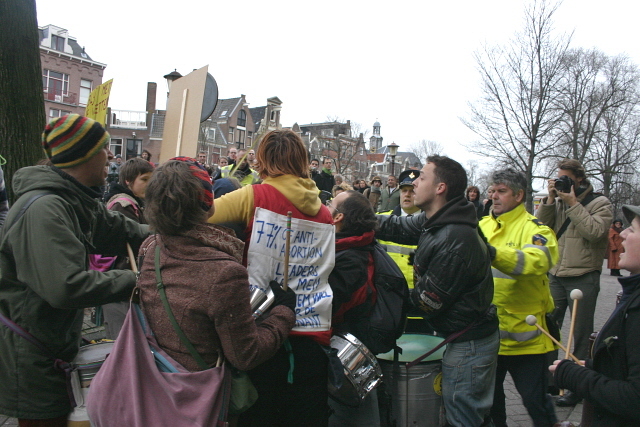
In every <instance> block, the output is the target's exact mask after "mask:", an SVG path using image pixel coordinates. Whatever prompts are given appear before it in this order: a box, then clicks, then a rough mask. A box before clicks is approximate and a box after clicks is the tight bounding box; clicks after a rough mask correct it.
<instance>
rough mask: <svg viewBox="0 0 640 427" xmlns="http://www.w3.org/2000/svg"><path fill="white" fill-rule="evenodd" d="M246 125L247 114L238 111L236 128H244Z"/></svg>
mask: <svg viewBox="0 0 640 427" xmlns="http://www.w3.org/2000/svg"><path fill="white" fill-rule="evenodd" d="M246 125H247V113H245V111H244V110H240V112H239V113H238V126H242V127H245V126H246Z"/></svg>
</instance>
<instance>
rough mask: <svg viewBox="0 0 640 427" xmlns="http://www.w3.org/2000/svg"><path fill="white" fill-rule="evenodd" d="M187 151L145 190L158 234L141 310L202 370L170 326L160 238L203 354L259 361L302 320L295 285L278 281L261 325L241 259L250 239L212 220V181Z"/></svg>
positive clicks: (184, 320) (146, 250)
mask: <svg viewBox="0 0 640 427" xmlns="http://www.w3.org/2000/svg"><path fill="white" fill-rule="evenodd" d="M181 159H182V160H181V161H178V160H170V161H169V162H167V163H165V164H164V165H162V166H160V167H159V168H157V169H156V170H155V172H154V173H153V175H152V177H151V180H150V181H149V185H148V187H147V190H146V203H147V208H146V211H145V215H146V218H147V221H148V223H149V225H150V227H151V229H152V231H154V232H155V233H156V234H154V235H152V236H150V237H149V238H147V240H146V241H145V242H144V243H143V244H142V246H141V248H140V255H141V256H142V258H143V260H142V262H141V263H140V264H141V268H140V278H139V281H138V284H139V287H140V290H141V295H140V299H141V306H142V310H143V311H144V314H145V315H146V317H147V319H148V321H149V325H150V327H151V330H152V331H153V332H154V334H155V336H156V339H157V341H158V344H159V345H160V346H161V347H162V349H163V350H165V351H166V352H167V353H168V354H169V355H170V356H171V357H172V358H174V359H175V360H176V361H177V362H178V363H180V364H182V365H183V366H184V367H185V368H186V369H188V370H190V371H196V370H198V369H199V368H198V365H197V364H196V362H195V360H194V359H193V357H192V356H191V355H190V354H189V351H188V350H187V349H186V348H185V346H184V345H183V344H182V342H181V341H180V338H179V337H178V335H177V334H176V332H175V331H174V329H173V327H172V326H171V323H170V321H169V317H168V316H167V313H166V311H165V309H164V308H163V305H162V301H161V299H160V296H159V293H158V290H157V287H156V283H157V280H156V275H155V274H156V273H155V260H154V258H155V256H154V255H155V249H156V246H159V247H160V263H159V264H160V268H161V275H162V281H163V282H164V285H165V287H166V293H167V299H168V301H169V304H170V306H171V310H172V311H173V314H174V315H175V317H176V319H177V320H178V324H179V325H180V327H181V328H182V330H183V331H184V333H185V335H186V336H187V338H188V339H189V341H191V343H192V344H193V345H194V347H195V349H196V350H197V351H198V353H200V355H201V356H202V358H203V359H204V361H205V362H206V363H207V364H209V365H210V366H213V365H214V364H215V362H216V360H217V358H218V353H220V352H221V353H222V354H223V355H224V357H226V359H227V360H228V361H229V362H230V363H231V364H232V365H233V366H235V367H236V368H238V369H240V370H248V369H252V368H254V367H256V366H257V365H259V364H260V363H262V362H264V361H265V360H267V359H269V358H270V357H271V356H273V355H274V354H275V353H276V351H277V350H278V348H279V347H280V346H281V345H282V343H283V342H284V340H285V339H286V338H287V336H288V334H289V330H290V329H291V328H292V327H293V324H294V321H295V315H294V313H293V307H294V306H295V293H293V291H291V292H285V291H283V290H282V289H281V288H279V287H278V288H279V289H274V293H275V295H276V301H275V302H274V306H273V309H272V310H271V312H270V314H269V315H268V316H267V317H266V318H265V319H264V321H262V322H261V323H260V324H259V325H256V322H255V320H254V318H253V317H252V315H251V314H252V313H251V308H250V304H249V281H248V276H247V270H246V268H244V267H243V266H242V251H243V248H244V243H243V242H242V241H240V240H239V239H237V238H235V237H234V236H233V235H231V234H229V231H230V230H229V229H226V228H225V227H221V226H217V225H213V224H208V223H207V222H206V221H207V218H209V217H210V216H211V215H212V214H213V210H214V208H213V192H212V186H211V181H210V179H209V176H208V174H207V173H206V172H205V171H204V170H203V169H201V168H200V167H199V166H198V165H197V164H196V162H195V160H193V159H187V158H181ZM185 160H186V161H185Z"/></svg>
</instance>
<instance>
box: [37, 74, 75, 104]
mask: <svg viewBox="0 0 640 427" xmlns="http://www.w3.org/2000/svg"><path fill="white" fill-rule="evenodd" d="M42 85H43V87H44V91H45V93H46V94H47V96H46V97H45V98H46V100H47V101H56V102H62V97H63V96H68V95H69V75H68V74H63V73H59V72H57V71H51V70H44V71H43V72H42Z"/></svg>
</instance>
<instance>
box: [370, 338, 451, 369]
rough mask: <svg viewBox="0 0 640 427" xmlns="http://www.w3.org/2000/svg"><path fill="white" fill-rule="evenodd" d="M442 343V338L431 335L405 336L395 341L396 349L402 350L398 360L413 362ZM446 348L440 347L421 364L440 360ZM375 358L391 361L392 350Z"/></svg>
mask: <svg viewBox="0 0 640 427" xmlns="http://www.w3.org/2000/svg"><path fill="white" fill-rule="evenodd" d="M442 341H444V339H443V338H440V337H436V336H433V335H421V334H405V335H403V336H401V337H400V338H399V339H398V340H397V341H396V344H397V345H398V347H400V348H401V349H402V354H400V355H399V358H398V360H399V361H400V362H413V361H414V360H416V359H417V358H418V357H420V356H422V355H423V354H425V353H426V352H427V351H429V350H431V349H432V348H434V347H435V346H437V345H438V344H440V343H441V342H442ZM446 348H447V346H446V345H444V346H442V348H440V349H438V351H436V352H434V353H433V354H431V355H429V357H427V358H426V359H424V360H423V361H422V362H425V363H426V362H433V361H437V360H442V356H443V355H444V350H445V349H446ZM376 357H377V358H378V359H380V360H389V361H393V350H391V351H390V352H388V353H383V354H379V355H378V356H376Z"/></svg>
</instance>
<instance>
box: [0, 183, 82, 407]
mask: <svg viewBox="0 0 640 427" xmlns="http://www.w3.org/2000/svg"><path fill="white" fill-rule="evenodd" d="M40 196H44V194H40V195H39V196H38V197H40ZM24 210H26V209H24ZM14 222H15V221H14ZM12 225H13V223H12ZM0 322H2V323H3V324H4V325H5V326H6V327H7V328H9V330H10V331H12V332H13V333H15V334H16V335H18V336H20V337H22V338H24V339H25V340H27V341H29V342H30V343H31V344H33V345H34V346H36V347H37V348H38V349H39V350H40V351H41V352H43V353H44V354H45V355H46V356H47V357H48V358H49V359H51V360H53V367H54V368H55V369H56V370H58V371H60V372H64V375H65V379H66V384H67V394H68V395H69V401H70V402H71V406H72V407H73V408H75V407H76V406H77V402H76V399H75V396H74V394H73V389H72V387H71V372H73V370H74V366H73V365H72V364H71V363H69V362H66V361H64V360H62V359H60V358H58V357H57V356H56V355H55V354H53V352H52V351H51V350H49V349H48V348H47V346H45V345H44V344H42V342H40V340H39V339H38V338H36V337H34V336H33V335H31V334H30V333H29V332H28V331H27V330H26V329H24V328H23V327H22V326H20V325H18V324H17V323H15V322H14V321H13V320H11V319H9V318H8V317H6V316H5V315H4V314H2V313H0Z"/></svg>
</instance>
